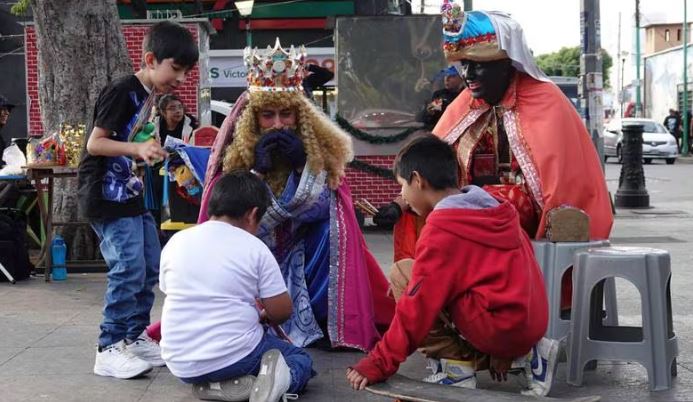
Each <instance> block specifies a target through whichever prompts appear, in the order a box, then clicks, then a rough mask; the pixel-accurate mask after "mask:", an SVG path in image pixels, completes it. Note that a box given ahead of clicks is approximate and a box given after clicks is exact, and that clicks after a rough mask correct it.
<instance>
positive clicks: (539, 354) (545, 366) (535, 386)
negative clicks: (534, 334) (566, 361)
mask: <svg viewBox="0 0 693 402" xmlns="http://www.w3.org/2000/svg"><path fill="white" fill-rule="evenodd" d="M559 346H560V341H558V340H556V339H549V338H542V339H541V340H540V341H539V343H537V344H536V345H534V346H533V347H532V353H531V354H530V359H529V361H528V364H527V369H526V370H527V379H528V380H529V387H528V389H526V390H524V391H522V395H525V396H547V395H548V394H549V392H551V385H552V383H553V377H554V374H555V373H556V363H558V350H559Z"/></svg>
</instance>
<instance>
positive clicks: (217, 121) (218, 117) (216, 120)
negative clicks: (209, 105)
mask: <svg viewBox="0 0 693 402" xmlns="http://www.w3.org/2000/svg"><path fill="white" fill-rule="evenodd" d="M224 119H226V116H224V115H223V114H221V113H218V112H214V111H213V112H212V125H213V126H215V127H221V124H222V123H223V122H224Z"/></svg>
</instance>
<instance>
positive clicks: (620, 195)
mask: <svg viewBox="0 0 693 402" xmlns="http://www.w3.org/2000/svg"><path fill="white" fill-rule="evenodd" d="M642 129H643V125H642V124H629V123H624V124H623V125H622V127H621V131H622V132H623V151H622V152H623V164H622V165H621V176H620V177H619V179H618V190H617V191H616V197H615V199H614V204H615V205H616V206H617V207H619V208H647V207H649V206H650V195H649V194H648V192H647V188H646V187H645V171H644V170H643V168H642Z"/></svg>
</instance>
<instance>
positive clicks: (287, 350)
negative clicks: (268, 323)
mask: <svg viewBox="0 0 693 402" xmlns="http://www.w3.org/2000/svg"><path fill="white" fill-rule="evenodd" d="M270 349H279V351H280V352H282V356H283V357H284V360H286V365H287V366H289V369H290V370H291V386H290V387H289V391H288V393H290V394H298V393H300V392H301V391H303V389H304V388H305V387H306V384H308V380H310V379H311V378H312V377H313V376H315V371H313V359H311V357H310V355H309V354H308V352H306V351H305V350H303V349H302V348H299V347H296V346H294V345H292V344H290V343H289V342H286V341H284V340H281V339H279V338H277V337H276V336H274V335H272V334H268V333H265V335H264V336H263V337H262V340H261V341H260V343H259V344H258V345H257V346H256V347H255V349H254V350H253V351H252V352H250V354H249V355H248V356H246V357H244V358H242V359H241V360H239V361H237V362H236V363H234V364H232V365H230V366H228V367H224V368H223V369H219V370H217V371H213V372H211V373H207V374H204V375H201V376H197V377H189V378H181V379H180V380H181V381H183V382H185V383H188V384H198V383H203V382H220V381H225V380H230V379H232V378H237V377H242V376H244V375H254V376H257V374H258V372H259V371H260V363H261V362H262V355H263V354H264V353H265V352H267V351H268V350H270Z"/></svg>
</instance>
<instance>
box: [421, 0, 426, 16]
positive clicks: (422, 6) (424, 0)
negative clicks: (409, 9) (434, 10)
mask: <svg viewBox="0 0 693 402" xmlns="http://www.w3.org/2000/svg"><path fill="white" fill-rule="evenodd" d="M425 11H426V0H421V14H423V13H424V12H425Z"/></svg>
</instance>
